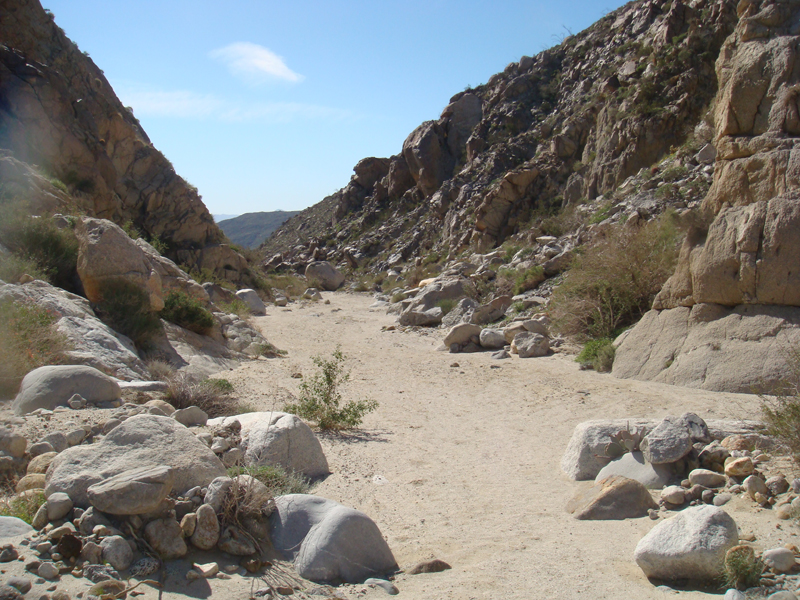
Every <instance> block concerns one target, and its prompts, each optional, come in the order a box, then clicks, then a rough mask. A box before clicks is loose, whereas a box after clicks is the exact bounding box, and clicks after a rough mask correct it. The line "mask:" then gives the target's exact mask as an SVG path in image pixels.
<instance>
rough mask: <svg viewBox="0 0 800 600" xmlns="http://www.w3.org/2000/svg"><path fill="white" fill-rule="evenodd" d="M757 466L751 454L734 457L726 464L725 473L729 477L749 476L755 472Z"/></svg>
mask: <svg viewBox="0 0 800 600" xmlns="http://www.w3.org/2000/svg"><path fill="white" fill-rule="evenodd" d="M754 469H755V467H754V466H753V460H752V459H751V458H750V457H749V456H743V457H741V458H734V459H733V460H731V461H730V462H728V464H727V465H725V475H727V476H728V477H747V476H748V475H751V474H752V473H753V470H754Z"/></svg>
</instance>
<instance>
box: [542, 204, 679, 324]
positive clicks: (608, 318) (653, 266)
mask: <svg viewBox="0 0 800 600" xmlns="http://www.w3.org/2000/svg"><path fill="white" fill-rule="evenodd" d="M681 231H682V230H681V228H680V227H679V226H678V222H677V218H676V217H675V216H674V215H672V214H671V213H670V214H665V215H662V217H660V218H659V219H657V220H655V221H651V222H650V223H647V224H645V225H643V226H641V227H638V228H626V227H622V226H617V227H615V228H611V229H610V230H609V231H608V233H607V235H606V236H605V237H604V238H603V239H602V240H601V241H600V242H599V243H597V244H595V245H593V246H591V247H589V248H585V249H584V250H583V252H582V253H581V254H579V255H578V257H577V258H576V259H575V261H574V264H573V266H572V268H571V269H570V270H569V272H568V274H567V276H566V277H565V279H564V282H563V283H562V284H561V285H560V286H558V287H557V288H556V289H555V290H554V292H553V299H552V304H551V307H552V309H551V310H552V316H553V321H554V324H555V326H556V329H558V330H559V331H560V332H562V333H564V334H568V335H576V336H581V337H584V338H604V337H614V336H615V335H616V333H617V332H618V331H619V329H620V328H623V327H626V326H628V325H632V324H633V323H635V322H636V321H637V320H638V319H639V318H641V316H642V315H643V314H644V313H645V312H646V311H647V310H649V309H650V306H651V305H652V303H653V299H654V298H655V296H656V294H657V293H658V292H659V290H660V289H661V287H662V286H663V285H664V282H665V281H666V280H667V279H668V278H669V277H670V275H672V273H673V271H674V270H675V263H676V261H677V256H678V243H679V241H680V239H681Z"/></svg>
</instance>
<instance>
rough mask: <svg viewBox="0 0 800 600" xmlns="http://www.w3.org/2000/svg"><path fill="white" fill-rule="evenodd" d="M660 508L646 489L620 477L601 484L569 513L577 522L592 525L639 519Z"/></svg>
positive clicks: (577, 497) (574, 503)
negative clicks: (607, 521)
mask: <svg viewBox="0 0 800 600" xmlns="http://www.w3.org/2000/svg"><path fill="white" fill-rule="evenodd" d="M657 508H658V504H656V502H655V501H654V500H653V497H652V496H651V495H650V492H649V491H647V488H646V487H645V486H643V485H642V484H641V483H639V482H638V481H635V480H633V479H628V478H627V477H622V476H620V475H611V476H610V477H606V478H605V479H602V480H600V481H598V482H597V483H595V484H594V485H593V486H592V487H590V488H589V489H587V490H584V491H582V492H579V493H578V494H576V495H575V497H573V498H572V500H570V501H569V502H568V503H567V512H568V513H570V514H572V515H573V516H574V517H575V518H576V519H579V520H592V521H593V520H621V519H635V518H638V517H644V516H646V515H647V511H648V510H651V509H657Z"/></svg>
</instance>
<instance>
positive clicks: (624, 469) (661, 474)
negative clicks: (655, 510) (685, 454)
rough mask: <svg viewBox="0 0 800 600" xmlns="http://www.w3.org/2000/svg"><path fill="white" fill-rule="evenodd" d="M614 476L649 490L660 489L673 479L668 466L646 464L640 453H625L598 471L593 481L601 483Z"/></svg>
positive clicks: (671, 471)
mask: <svg viewBox="0 0 800 600" xmlns="http://www.w3.org/2000/svg"><path fill="white" fill-rule="evenodd" d="M614 475H621V476H622V477H627V478H628V479H633V480H634V481H638V482H639V483H641V484H642V485H644V486H645V487H646V488H648V489H651V490H657V489H661V488H662V487H664V486H665V485H667V484H668V483H669V481H670V480H671V479H672V478H673V477H674V473H673V470H672V469H671V468H670V467H669V466H668V465H654V464H651V463H649V462H647V461H646V460H645V458H644V455H643V454H642V453H641V452H626V453H625V454H623V455H622V456H620V457H619V458H617V459H614V460H612V461H611V462H610V463H608V464H607V465H606V466H605V467H603V468H602V469H600V472H599V473H598V474H597V477H596V478H595V481H598V482H599V481H602V480H603V479H606V478H608V477H611V476H614Z"/></svg>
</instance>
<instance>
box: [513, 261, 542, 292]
mask: <svg viewBox="0 0 800 600" xmlns="http://www.w3.org/2000/svg"><path fill="white" fill-rule="evenodd" d="M544 280H545V276H544V268H543V267H542V266H541V265H534V266H532V267H529V268H527V269H525V270H524V271H521V272H518V273H517V274H516V276H515V278H514V294H515V295H516V294H521V293H523V292H527V291H528V290H532V289H533V288H535V287H536V286H537V285H539V284H540V283H542V282H543V281H544Z"/></svg>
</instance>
